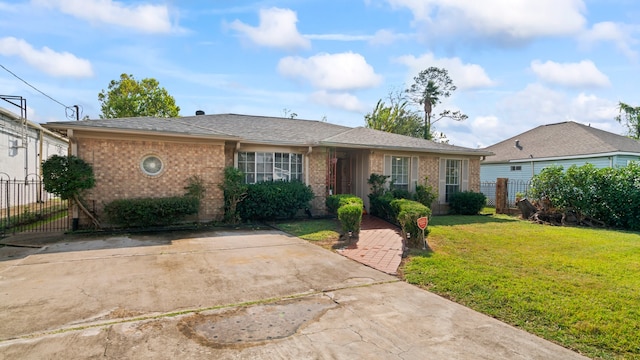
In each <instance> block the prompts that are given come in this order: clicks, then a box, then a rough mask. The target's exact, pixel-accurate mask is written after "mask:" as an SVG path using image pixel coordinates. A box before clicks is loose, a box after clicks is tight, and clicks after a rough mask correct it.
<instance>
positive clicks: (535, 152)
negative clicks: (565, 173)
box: [483, 121, 640, 163]
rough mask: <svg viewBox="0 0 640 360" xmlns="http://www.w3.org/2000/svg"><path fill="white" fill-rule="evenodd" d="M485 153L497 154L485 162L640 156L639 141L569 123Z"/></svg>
mask: <svg viewBox="0 0 640 360" xmlns="http://www.w3.org/2000/svg"><path fill="white" fill-rule="evenodd" d="M484 150H486V151H490V152H492V153H494V154H495V155H493V156H488V157H487V158H486V160H484V161H483V163H501V162H510V161H518V160H536V159H548V158H572V157H580V156H593V155H597V154H602V155H605V154H615V153H629V154H634V155H639V156H640V142H638V141H636V140H634V139H631V138H628V137H626V136H621V135H617V134H614V133H610V132H608V131H604V130H600V129H596V128H593V127H591V126H587V125H582V124H579V123H576V122H573V121H567V122H562V123H557V124H549V125H542V126H538V127H536V128H534V129H531V130H529V131H526V132H524V133H522V134H519V135H516V136H514V137H511V138H509V139H507V140H504V141H502V142H499V143H497V144H494V145H491V146H489V147H487V148H485V149H484Z"/></svg>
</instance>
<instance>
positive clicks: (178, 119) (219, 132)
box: [164, 117, 238, 137]
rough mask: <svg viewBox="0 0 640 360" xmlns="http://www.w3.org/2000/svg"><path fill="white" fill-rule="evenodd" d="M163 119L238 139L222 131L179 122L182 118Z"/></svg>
mask: <svg viewBox="0 0 640 360" xmlns="http://www.w3.org/2000/svg"><path fill="white" fill-rule="evenodd" d="M164 119H166V120H168V119H175V120H173V121H175V122H177V123H178V124H183V125H188V126H193V127H195V128H198V129H203V130H207V131H213V132H214V133H217V134H222V135H227V136H233V137H238V136H237V135H234V134H229V133H226V132H222V131H218V130H215V129H210V128H208V127H205V126H201V125H198V124H194V123H189V122H184V121H180V119H183V118H179V117H176V118H164Z"/></svg>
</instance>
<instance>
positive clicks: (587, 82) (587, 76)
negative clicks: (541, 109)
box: [531, 60, 611, 87]
mask: <svg viewBox="0 0 640 360" xmlns="http://www.w3.org/2000/svg"><path fill="white" fill-rule="evenodd" d="M531 70H533V72H534V73H535V74H536V76H538V78H539V79H540V80H542V81H544V82H545V83H548V84H555V85H562V86H568V87H584V86H595V87H606V86H610V85H611V82H610V81H609V78H608V77H607V76H606V75H605V74H603V73H602V72H600V70H598V68H597V67H596V65H595V64H594V63H593V62H592V61H591V60H582V61H580V62H578V63H557V62H553V61H547V62H545V63H542V62H540V61H539V60H534V61H532V62H531Z"/></svg>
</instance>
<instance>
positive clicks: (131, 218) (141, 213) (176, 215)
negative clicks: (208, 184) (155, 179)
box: [104, 196, 200, 228]
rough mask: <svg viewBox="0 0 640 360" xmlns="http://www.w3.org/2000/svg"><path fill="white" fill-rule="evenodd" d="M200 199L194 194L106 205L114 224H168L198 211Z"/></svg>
mask: <svg viewBox="0 0 640 360" xmlns="http://www.w3.org/2000/svg"><path fill="white" fill-rule="evenodd" d="M199 207H200V200H199V199H198V198H197V197H193V196H175V197H166V198H137V199H120V200H114V201H112V202H110V203H108V204H106V205H105V207H104V212H105V214H106V215H107V218H108V219H109V221H110V222H111V223H112V224H115V225H118V226H120V227H127V228H131V227H149V226H168V225H173V224H176V223H179V222H181V221H183V220H184V219H185V218H186V217H187V216H188V215H194V214H197V213H198V209H199Z"/></svg>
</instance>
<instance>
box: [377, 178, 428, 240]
mask: <svg viewBox="0 0 640 360" xmlns="http://www.w3.org/2000/svg"><path fill="white" fill-rule="evenodd" d="M387 178H388V177H387V176H383V175H379V174H371V176H370V177H369V181H368V183H369V185H370V186H371V194H369V202H370V204H371V205H370V206H371V214H372V215H375V216H378V217H380V218H382V219H385V220H387V221H389V222H391V223H394V224H397V225H399V226H400V227H401V228H402V233H403V235H404V236H405V237H406V236H407V234H409V245H410V246H420V245H421V244H422V238H421V233H422V231H421V230H420V229H419V228H418V224H417V220H418V218H420V217H431V214H432V212H431V208H430V207H429V206H430V205H431V204H432V203H433V201H434V200H435V199H436V198H437V197H438V195H437V193H436V192H435V191H434V190H433V188H432V187H431V186H428V185H420V186H416V193H415V194H412V193H409V192H408V191H406V190H398V189H394V188H393V184H391V185H390V186H389V188H386V187H385V183H386V180H387ZM425 184H426V179H425ZM414 199H415V200H414ZM428 233H429V230H428V229H425V236H426V235H427V234H428Z"/></svg>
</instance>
